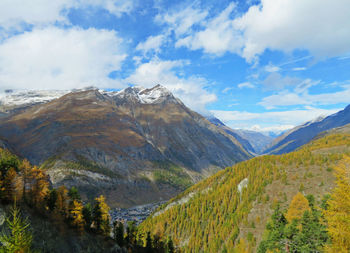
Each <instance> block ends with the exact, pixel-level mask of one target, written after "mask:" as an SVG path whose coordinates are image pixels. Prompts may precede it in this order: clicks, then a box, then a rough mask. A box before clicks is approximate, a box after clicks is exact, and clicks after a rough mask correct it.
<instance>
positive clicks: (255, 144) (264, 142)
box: [208, 117, 274, 154]
mask: <svg viewBox="0 0 350 253" xmlns="http://www.w3.org/2000/svg"><path fill="white" fill-rule="evenodd" d="M208 120H209V121H210V122H211V123H213V124H215V125H216V126H218V127H220V128H222V129H223V130H224V131H225V132H226V133H228V134H230V135H232V136H233V137H235V138H236V139H237V140H238V141H239V142H240V143H241V144H242V146H243V147H244V148H245V149H246V150H247V151H249V152H250V153H251V154H262V152H263V151H264V150H265V149H266V147H267V146H268V145H270V144H271V142H272V141H273V139H274V138H273V137H271V136H267V135H264V134H262V133H260V132H256V131H250V130H244V129H232V128H230V127H228V126H226V125H225V124H224V123H223V122H221V121H220V120H219V119H218V118H215V117H208Z"/></svg>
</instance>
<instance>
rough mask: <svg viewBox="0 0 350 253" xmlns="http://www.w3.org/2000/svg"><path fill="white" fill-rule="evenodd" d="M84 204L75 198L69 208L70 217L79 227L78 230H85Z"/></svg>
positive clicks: (72, 222)
mask: <svg viewBox="0 0 350 253" xmlns="http://www.w3.org/2000/svg"><path fill="white" fill-rule="evenodd" d="M83 208H84V206H83V204H82V203H81V202H80V201H78V200H73V201H72V203H71V204H70V208H69V217H70V220H71V224H72V225H73V226H74V227H76V228H77V229H78V231H83V230H84V225H85V221H84V217H83Z"/></svg>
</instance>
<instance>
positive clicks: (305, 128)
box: [264, 105, 350, 154]
mask: <svg viewBox="0 0 350 253" xmlns="http://www.w3.org/2000/svg"><path fill="white" fill-rule="evenodd" d="M349 123H350V105H348V106H347V107H346V108H345V109H344V110H341V111H339V112H337V113H335V114H332V115H329V116H328V117H318V118H316V119H314V120H312V121H309V122H306V123H305V124H302V125H300V126H297V127H295V128H293V129H291V130H289V131H288V132H286V133H284V134H283V135H281V136H279V137H277V138H276V139H275V140H274V141H273V142H272V143H271V144H270V146H269V147H268V148H266V149H265V150H264V153H268V154H283V153H288V152H291V151H294V150H296V149H297V148H298V147H300V146H302V145H304V144H306V143H308V142H309V141H311V140H312V139H313V138H315V137H316V136H317V135H318V134H320V133H321V132H324V131H327V130H330V129H333V128H336V127H341V126H344V125H346V124H349Z"/></svg>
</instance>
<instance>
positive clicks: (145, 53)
mask: <svg viewBox="0 0 350 253" xmlns="http://www.w3.org/2000/svg"><path fill="white" fill-rule="evenodd" d="M349 13H350V2H349V1H348V0H333V1H317V0H308V1H304V0H262V1H253V0H250V1H227V0H217V1H163V0H142V1H141V0H134V1H131V0H84V1H83V0H52V1H46V0H35V1H24V0H11V1H7V0H5V1H1V2H0V92H1V91H3V90H5V89H8V88H13V89H72V88H80V87H84V86H91V85H92V86H96V87H99V88H103V89H122V88H125V87H127V86H130V85H139V86H144V87H152V86H154V85H156V84H157V83H160V84H162V85H164V86H165V87H167V88H168V89H169V90H171V91H172V92H173V93H174V94H175V95H176V96H178V97H179V98H180V99H182V100H183V101H184V103H185V104H186V105H188V106H189V107H190V108H192V109H194V110H196V111H198V112H200V113H202V114H206V115H208V114H212V115H215V116H216V117H218V118H220V119H221V120H223V121H224V122H225V123H226V124H227V125H229V126H231V127H233V128H246V129H255V130H259V131H266V132H267V131H275V132H279V131H282V130H286V129H288V128H290V127H293V126H295V125H298V124H301V123H303V122H305V121H308V120H311V119H313V118H315V117H318V116H320V115H328V114H331V113H334V112H336V111H338V110H340V109H342V108H343V107H345V106H346V105H347V104H349V102H350V76H349V75H350V71H349V70H350V15H349Z"/></svg>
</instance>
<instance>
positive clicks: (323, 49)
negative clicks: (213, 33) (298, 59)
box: [235, 0, 350, 61]
mask: <svg viewBox="0 0 350 253" xmlns="http://www.w3.org/2000/svg"><path fill="white" fill-rule="evenodd" d="M349 13H350V2H349V1H348V0H334V1H319V0H308V1H304V0H262V1H261V4H260V5H258V6H252V7H250V8H249V10H248V12H247V13H245V14H244V15H243V16H242V17H241V18H238V19H236V20H235V27H236V29H239V30H241V31H243V37H244V41H245V45H244V48H243V53H242V55H243V56H244V57H245V58H246V59H247V60H248V61H251V60H253V59H254V57H256V56H257V55H259V54H261V53H263V52H264V51H265V49H267V48H268V49H272V50H282V51H286V52H289V51H292V50H293V49H296V48H299V49H306V50H309V51H310V52H311V53H312V54H313V55H315V56H317V57H332V56H339V55H342V54H345V53H348V52H349V51H350V29H349V27H350V15H349Z"/></svg>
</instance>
